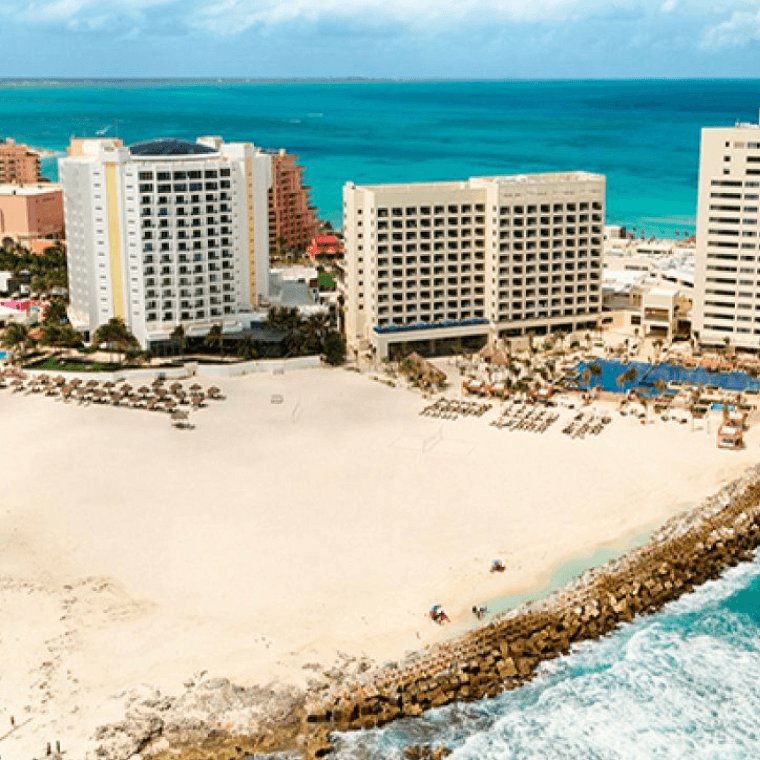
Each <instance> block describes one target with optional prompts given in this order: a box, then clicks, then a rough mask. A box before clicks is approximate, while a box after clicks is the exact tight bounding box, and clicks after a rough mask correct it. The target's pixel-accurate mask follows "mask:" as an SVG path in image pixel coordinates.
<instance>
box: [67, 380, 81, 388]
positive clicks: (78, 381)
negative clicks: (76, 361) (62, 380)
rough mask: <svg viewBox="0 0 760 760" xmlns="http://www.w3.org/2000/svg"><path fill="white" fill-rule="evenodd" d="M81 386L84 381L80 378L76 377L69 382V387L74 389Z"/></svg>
mask: <svg viewBox="0 0 760 760" xmlns="http://www.w3.org/2000/svg"><path fill="white" fill-rule="evenodd" d="M81 384H82V380H81V379H80V378H78V377H74V378H72V379H71V380H70V381H69V385H70V386H71V387H72V388H76V387H77V386H78V385H81Z"/></svg>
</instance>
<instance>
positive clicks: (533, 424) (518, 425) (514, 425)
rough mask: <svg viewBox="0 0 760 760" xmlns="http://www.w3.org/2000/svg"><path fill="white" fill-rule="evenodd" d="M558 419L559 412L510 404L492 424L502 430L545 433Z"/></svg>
mask: <svg viewBox="0 0 760 760" xmlns="http://www.w3.org/2000/svg"><path fill="white" fill-rule="evenodd" d="M558 419H559V414H557V413H556V412H550V411H549V410H548V409H544V408H536V407H528V406H521V405H510V406H508V407H506V408H505V409H504V410H503V411H502V413H501V416H500V417H499V418H498V419H496V420H494V421H493V422H492V423H491V425H492V426H493V427H495V428H498V429H500V430H519V431H525V432H528V433H545V432H546V431H547V430H548V429H549V428H550V427H551V426H552V425H553V424H554V423H555V422H556V421H557V420H558Z"/></svg>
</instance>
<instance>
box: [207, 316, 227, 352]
mask: <svg viewBox="0 0 760 760" xmlns="http://www.w3.org/2000/svg"><path fill="white" fill-rule="evenodd" d="M203 345H204V346H219V355H220V356H222V355H223V353H224V334H223V333H222V326H221V325H220V324H216V325H212V326H211V329H210V330H209V331H208V334H207V335H206V337H205V338H204V339H203Z"/></svg>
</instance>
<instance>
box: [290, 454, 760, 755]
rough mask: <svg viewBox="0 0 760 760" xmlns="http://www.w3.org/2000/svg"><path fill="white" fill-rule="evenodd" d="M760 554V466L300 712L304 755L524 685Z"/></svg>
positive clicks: (321, 753) (314, 753) (322, 750)
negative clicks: (617, 547)
mask: <svg viewBox="0 0 760 760" xmlns="http://www.w3.org/2000/svg"><path fill="white" fill-rule="evenodd" d="M758 547H760V465H754V466H751V467H749V468H748V470H747V472H745V473H744V474H743V475H742V476H741V477H739V478H738V479H736V480H735V481H733V482H731V483H729V484H727V485H725V486H723V487H722V488H721V489H720V490H719V491H718V492H717V493H715V494H713V495H712V496H710V497H708V498H707V499H705V500H704V502H702V503H701V504H699V505H697V506H696V507H694V508H693V509H692V510H688V511H686V512H684V513H683V514H680V515H676V516H674V517H672V518H670V519H669V520H668V521H667V522H666V523H665V524H664V525H662V526H661V527H660V528H659V529H658V530H656V531H655V532H654V533H653V534H652V536H651V540H650V541H649V542H647V543H646V544H644V545H642V546H639V547H636V548H634V549H632V550H630V551H629V552H627V553H625V554H623V555H622V556H621V557H619V558H616V559H612V560H610V561H609V562H607V563H605V564H604V565H602V566H598V567H594V568H591V569H588V570H586V571H585V572H583V573H582V574H581V575H580V576H579V577H577V578H576V579H574V580H572V581H570V582H569V583H568V584H566V585H565V586H563V587H562V588H560V589H558V590H556V591H554V592H553V593H551V594H550V595H549V596H548V597H547V598H545V599H540V600H534V601H528V602H525V603H524V604H522V605H520V606H519V607H518V608H516V609H514V610H510V611H508V612H505V613H503V614H502V615H499V616H497V617H496V618H495V619H494V620H492V621H491V622H489V623H487V624H485V625H484V626H482V627H481V628H478V629H477V630H476V631H473V632H471V633H469V634H465V635H464V636H462V637H460V638H459V639H457V640H453V641H450V642H446V643H445V644H443V645H439V646H438V647H436V649H435V650H434V651H432V652H430V653H426V654H424V655H423V656H421V657H419V658H417V660H416V661H414V660H412V661H411V662H405V663H401V667H400V668H399V669H398V670H399V671H400V672H397V673H393V674H390V673H388V672H385V673H384V672H382V671H381V672H380V673H378V674H374V675H373V677H372V678H371V679H367V680H366V681H365V682H364V683H363V684H362V685H359V686H357V687H355V688H354V690H353V692H352V693H349V694H346V693H345V692H344V693H343V694H340V695H331V696H329V697H328V698H327V699H324V700H320V701H317V702H314V703H312V704H311V705H310V706H309V707H308V708H307V709H308V713H307V716H306V728H305V730H306V731H307V734H308V731H309V727H311V731H312V738H311V739H310V740H309V743H308V746H309V749H308V752H307V753H306V754H305V757H306V758H316V757H322V756H323V755H324V754H326V753H327V752H328V751H329V747H330V746H331V743H330V738H329V737H330V734H331V733H332V731H340V732H344V731H351V730H357V729H363V728H374V727H380V726H382V725H385V724H387V723H390V722H392V721H394V720H396V719H399V718H404V717H418V716H419V715H421V714H422V713H423V712H424V711H425V710H427V709H430V708H433V707H442V706H444V705H448V704H452V703H454V702H458V701H466V702H470V701H476V700H479V699H482V698H484V697H494V696H497V695H498V694H499V693H500V692H501V691H502V690H510V689H514V688H518V687H519V686H521V685H522V684H523V683H525V682H527V681H529V680H532V679H533V678H534V677H535V675H536V670H537V668H538V666H539V665H540V664H541V663H542V662H544V661H546V660H550V659H553V658H555V657H558V656H560V655H562V654H568V653H569V652H570V651H571V647H572V645H574V644H577V643H581V642H585V641H591V640H594V639H597V638H600V637H602V636H605V635H607V634H610V633H612V632H613V631H615V630H616V629H617V628H618V627H619V626H620V625H621V624H623V623H625V622H630V621H632V620H633V619H634V618H635V617H638V616H640V615H650V614H653V613H655V612H657V611H659V610H660V609H662V608H663V607H664V606H665V604H667V603H668V602H670V601H673V600H675V599H678V598H679V597H681V596H683V595H684V594H687V593H689V592H691V591H692V590H694V588H696V587H698V586H700V585H702V584H703V583H705V582H706V581H707V580H714V579H716V578H718V577H720V576H721V574H722V573H723V572H724V571H725V570H726V569H727V568H729V567H734V566H736V565H738V564H739V563H740V562H747V561H753V560H754V559H755V558H756V550H757V548H758Z"/></svg>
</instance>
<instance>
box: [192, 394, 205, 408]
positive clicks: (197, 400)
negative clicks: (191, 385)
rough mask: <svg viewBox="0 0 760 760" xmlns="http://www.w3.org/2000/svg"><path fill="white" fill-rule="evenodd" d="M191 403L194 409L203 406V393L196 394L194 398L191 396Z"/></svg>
mask: <svg viewBox="0 0 760 760" xmlns="http://www.w3.org/2000/svg"><path fill="white" fill-rule="evenodd" d="M190 403H191V404H192V405H193V406H194V407H196V408H197V407H199V406H202V405H203V394H201V393H194V394H193V395H192V396H190Z"/></svg>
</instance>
